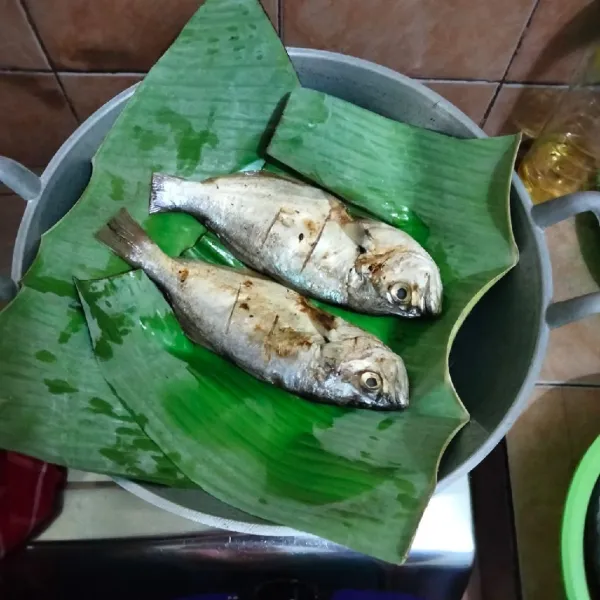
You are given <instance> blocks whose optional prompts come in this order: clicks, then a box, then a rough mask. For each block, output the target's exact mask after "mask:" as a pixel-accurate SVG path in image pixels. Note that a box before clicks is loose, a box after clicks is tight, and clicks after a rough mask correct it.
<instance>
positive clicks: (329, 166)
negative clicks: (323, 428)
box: [267, 89, 520, 437]
mask: <svg viewBox="0 0 600 600" xmlns="http://www.w3.org/2000/svg"><path fill="white" fill-rule="evenodd" d="M519 142H520V136H504V137H497V138H485V139H465V140H457V139H455V138H451V137H449V136H445V135H443V134H440V133H436V132H432V131H427V130H423V129H419V128H416V127H413V126H410V125H407V124H405V123H398V122H396V121H392V120H390V119H387V118H384V117H381V116H379V115H376V114H374V113H372V112H370V111H368V110H365V109H363V108H360V107H358V106H355V105H353V104H350V103H348V102H344V101H343V100H340V99H338V98H334V97H332V96H328V95H326V94H322V93H319V92H315V91H312V90H307V89H298V90H296V91H294V92H292V94H291V96H290V99H289V101H288V103H287V104H286V108H285V111H284V113H283V116H282V118H281V121H280V122H279V124H278V127H277V129H276V131H275V134H274V136H273V138H272V140H271V142H270V145H269V147H268V150H267V152H268V154H269V155H270V156H271V157H272V158H273V159H276V160H277V161H279V162H280V163H282V164H283V165H285V166H286V167H287V168H289V169H291V170H292V171H294V172H297V173H298V174H299V175H301V176H302V177H303V178H305V179H307V180H310V181H312V182H315V183H316V184H318V185H320V186H322V187H324V188H326V189H328V190H330V191H331V192H333V193H334V194H337V195H338V196H340V197H341V198H343V199H344V200H346V201H347V202H350V203H352V205H353V206H355V207H357V208H359V209H361V210H364V211H366V212H367V213H369V214H371V215H373V216H374V217H376V218H378V219H381V220H383V221H386V222H388V223H390V224H391V225H395V226H397V227H399V228H400V229H403V230H405V231H407V232H408V233H409V234H411V235H413V237H415V238H416V239H417V240H418V241H419V242H420V243H422V244H423V245H424V247H425V248H426V249H427V250H428V251H429V253H430V254H431V255H432V257H433V258H434V260H435V261H436V263H437V265H438V266H439V268H440V272H441V276H442V281H443V283H444V298H443V303H444V308H443V314H442V316H441V318H439V319H437V320H436V321H435V323H431V322H428V321H424V320H419V319H415V320H410V321H402V322H401V323H400V322H398V321H397V320H396V319H394V318H392V317H389V318H380V319H376V320H370V319H365V318H361V320H360V325H361V326H362V327H364V328H365V329H369V330H372V331H373V332H374V333H377V335H380V337H381V334H382V332H386V334H385V336H384V337H382V339H384V340H385V341H386V342H387V343H388V344H389V345H390V346H391V347H392V348H393V349H394V350H395V351H396V352H397V353H398V354H400V356H402V358H403V359H404V362H405V363H406V367H407V370H408V373H409V376H410V380H411V385H412V392H411V402H412V408H411V410H410V411H409V412H408V413H407V414H406V416H405V417H404V419H405V422H406V423H407V424H408V423H409V422H410V419H411V418H412V416H413V415H415V414H429V415H432V416H433V415H440V416H445V417H448V416H451V415H458V414H460V412H461V411H462V410H463V408H462V405H461V403H460V400H459V398H458V396H457V395H456V392H455V390H454V387H453V386H452V381H451V378H450V374H449V371H448V368H449V367H448V356H449V352H450V346H451V344H452V341H453V339H454V337H455V335H456V332H457V331H458V328H459V327H460V325H461V324H462V322H463V321H464V319H465V318H466V316H467V315H468V313H469V312H470V310H471V309H472V308H473V306H474V305H475V303H476V302H477V300H478V299H479V298H481V296H482V295H483V294H484V293H485V292H486V291H487V290H488V289H489V288H490V287H491V286H492V285H493V284H494V283H495V282H496V281H498V279H500V278H501V277H502V276H503V275H504V274H505V273H506V272H507V271H508V270H509V269H510V268H512V267H513V266H514V265H515V264H516V263H517V261H518V249H517V246H516V243H515V241H514V237H513V233H512V228H511V222H510V210H509V191H510V176H511V173H512V170H513V166H514V161H515V157H516V152H517V149H518V145H519ZM336 312H338V311H336ZM344 316H348V315H344ZM371 322H372V323H377V325H376V328H377V329H376V330H375V329H372V327H373V328H374V327H375V325H373V326H372V325H371ZM448 431H449V433H448V435H449V437H450V436H451V429H449V430H448Z"/></svg>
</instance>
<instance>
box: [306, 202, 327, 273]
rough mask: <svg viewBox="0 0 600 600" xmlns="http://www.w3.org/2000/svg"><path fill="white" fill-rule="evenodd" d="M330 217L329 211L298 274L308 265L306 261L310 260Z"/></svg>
mask: <svg viewBox="0 0 600 600" xmlns="http://www.w3.org/2000/svg"><path fill="white" fill-rule="evenodd" d="M330 217H331V210H330V211H329V214H328V215H327V218H326V219H325V221H324V222H323V226H322V227H321V229H320V231H319V233H318V234H317V237H316V239H315V241H314V243H313V244H312V245H311V247H310V250H309V251H308V254H307V255H306V257H305V258H304V262H303V263H302V267H301V268H300V273H302V272H303V271H304V268H305V267H306V265H307V264H308V261H309V260H310V258H311V256H312V255H313V253H314V251H315V248H316V247H317V244H318V243H319V240H320V239H321V236H322V235H323V231H325V226H326V225H327V223H328V221H329V219H330Z"/></svg>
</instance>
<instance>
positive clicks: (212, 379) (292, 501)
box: [78, 90, 518, 562]
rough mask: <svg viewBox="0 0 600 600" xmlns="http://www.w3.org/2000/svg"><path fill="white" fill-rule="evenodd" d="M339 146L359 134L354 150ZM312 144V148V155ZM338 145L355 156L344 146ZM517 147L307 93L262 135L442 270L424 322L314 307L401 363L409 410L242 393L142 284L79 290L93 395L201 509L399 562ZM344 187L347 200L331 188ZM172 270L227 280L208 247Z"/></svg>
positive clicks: (483, 280) (451, 403) (446, 427)
mask: <svg viewBox="0 0 600 600" xmlns="http://www.w3.org/2000/svg"><path fill="white" fill-rule="evenodd" d="M314 99H317V100H318V103H319V104H318V105H317V107H316V108H315V107H314V106H312V105H311V104H310V103H312V102H313V101H314ZM324 103H327V106H328V110H329V114H330V115H333V116H330V117H329V118H330V119H331V129H329V130H327V131H325V132H324V133H323V132H320V131H319V130H318V128H316V127H315V126H314V123H315V119H316V118H317V119H318V118H319V117H320V115H322V110H321V107H322V105H323V104H324ZM313 108H315V110H313ZM355 110H356V111H357V112H353V111H355ZM297 113H299V114H300V115H301V116H299V117H298V119H297V120H296V119H294V118H293V117H294V116H295V115H296V114H297ZM290 115H291V117H290ZM344 118H345V119H346V120H347V121H348V122H345V121H344ZM301 123H304V124H307V125H306V129H308V130H309V131H310V134H307V135H306V141H305V139H304V138H303V137H302V135H299V134H298V130H299V129H300V128H301V127H302V125H301ZM358 123H361V124H363V125H364V124H365V123H366V124H367V126H366V127H364V126H363V127H362V128H360V129H359V128H358ZM303 131H304V130H303ZM352 131H359V132H360V136H361V144H359V143H358V140H356V139H353V138H352V137H351V136H350V133H351V132H352ZM311 136H320V137H319V140H318V142H315V143H314V144H313V143H312V137H311ZM345 136H348V138H349V141H348V148H350V149H355V148H362V150H361V151H360V153H355V154H354V155H353V154H352V151H351V150H348V149H347V148H346V147H345V145H343V143H342V140H344V139H345ZM288 139H292V140H293V141H292V144H293V145H294V147H293V150H290V152H289V154H287V153H286V150H287V146H285V141H286V140H288ZM332 140H335V142H333V141H332ZM304 144H306V146H307V150H306V152H305V151H304ZM517 144H518V139H517V138H516V137H507V138H498V139H488V140H456V139H452V138H448V137H446V136H443V135H439V134H434V133H431V132H427V131H424V130H418V129H415V128H413V127H409V126H406V125H402V124H399V123H393V122H391V121H389V120H387V119H383V118H382V117H378V116H376V115H373V114H371V113H367V112H366V111H362V109H357V108H356V107H350V106H349V105H346V104H345V103H343V102H341V101H339V100H335V99H333V98H328V97H325V96H323V95H322V94H318V93H315V92H311V91H307V90H301V91H296V92H293V93H292V96H291V99H290V102H289V104H288V106H287V107H286V109H285V112H284V117H283V119H282V121H281V123H280V124H279V126H278V128H277V130H276V133H275V137H274V139H273V141H272V143H271V146H270V152H271V154H272V155H273V156H274V157H275V158H277V159H278V160H280V161H282V162H283V163H285V164H287V165H289V166H291V167H293V168H294V169H296V170H297V171H299V172H300V173H301V174H302V175H304V176H308V177H311V178H312V179H316V177H315V172H317V173H321V172H323V173H324V174H325V175H324V177H325V178H324V179H319V183H320V184H322V185H325V186H326V187H329V188H330V189H332V190H333V191H334V192H336V193H338V194H339V195H341V196H343V197H344V198H345V199H348V200H351V201H353V202H355V203H356V205H357V206H358V210H359V212H360V211H363V212H364V211H367V212H368V213H369V214H374V215H376V216H378V217H379V218H382V219H384V220H387V221H389V222H392V223H393V224H394V225H396V226H401V227H402V228H403V229H405V230H408V231H409V232H411V233H412V234H413V235H415V237H417V238H419V240H420V241H421V242H422V243H424V244H425V246H426V247H427V248H428V249H429V250H430V251H431V252H432V254H433V255H434V257H435V258H436V259H437V261H438V263H439V264H440V267H441V270H442V277H443V279H444V282H445V285H446V287H445V290H446V292H445V298H444V301H445V309H444V314H443V316H442V317H441V318H440V319H438V320H435V321H427V320H415V321H406V320H401V319H398V318H385V317H371V316H365V315H358V314H356V313H351V312H349V311H345V310H342V309H339V308H333V307H328V306H326V305H324V304H322V303H321V304H320V305H321V306H322V307H323V308H325V309H326V310H329V311H331V312H333V313H335V314H338V315H341V316H343V317H344V318H346V319H348V320H349V321H352V322H353V323H355V324H357V325H359V326H361V327H363V328H365V329H367V330H369V331H371V332H372V333H374V334H375V335H377V336H378V337H380V338H381V339H382V340H384V341H385V342H386V343H387V344H388V345H390V346H391V347H392V348H393V349H394V350H395V351H397V352H398V353H399V354H400V355H401V356H402V357H403V358H404V360H405V362H406V364H407V369H408V373H409V378H410V380H411V384H412V393H411V403H412V404H411V407H410V408H409V409H408V410H406V411H404V412H393V413H385V414H382V413H375V412H372V411H365V410H359V409H343V408H339V407H333V406H320V405H316V404H312V403H310V402H307V401H304V400H301V399H299V398H295V397H293V396H292V395H291V394H289V393H287V392H285V391H283V390H279V389H277V388H275V387H273V386H269V385H267V384H265V383H262V382H260V381H258V380H256V379H254V378H253V377H251V376H249V375H248V374H246V373H244V372H243V371H241V370H240V369H238V368H237V367H235V366H233V365H232V364H230V363H228V362H227V361H226V360H224V359H223V358H221V357H218V356H216V355H214V354H212V353H211V352H209V351H207V350H205V349H204V348H200V347H198V346H195V345H194V344H192V343H191V342H190V341H189V340H188V339H187V338H186V336H185V335H184V334H183V333H182V331H181V328H180V327H179V325H178V323H177V320H176V319H175V317H174V316H173V313H172V311H171V309H170V307H169V305H168V304H167V302H166V301H165V300H164V298H163V297H162V295H161V294H160V293H159V292H158V290H157V289H156V288H155V286H154V285H153V284H152V283H151V282H150V281H149V280H148V279H147V277H146V276H145V275H143V274H142V273H140V272H134V273H129V274H127V275H122V276H119V277H116V278H111V279H106V280H100V281H87V282H84V281H82V282H79V283H78V289H79V293H80V296H81V298H82V304H83V306H84V310H85V313H86V319H87V323H88V327H89V329H90V331H91V333H92V338H93V343H94V345H95V348H96V353H97V355H98V357H99V362H100V366H101V369H102V370H103V373H104V375H105V377H106V379H107V381H109V382H110V384H111V386H112V387H113V388H114V389H115V390H116V392H117V393H118V394H119V396H120V397H121V398H122V399H123V401H124V402H125V403H126V404H127V405H128V406H129V407H130V408H131V410H132V411H133V412H134V413H135V414H141V415H144V430H145V431H146V432H147V433H148V435H149V436H150V437H151V438H152V439H153V440H154V441H155V442H156V443H157V444H158V445H159V446H160V447H161V448H162V449H163V450H164V451H165V452H168V453H169V456H171V457H172V458H173V461H174V463H175V464H176V465H177V466H178V467H179V468H180V470H181V471H182V472H183V473H184V474H185V475H186V476H187V477H188V478H189V479H190V480H192V481H194V482H195V483H197V484H198V485H199V486H201V487H202V488H203V489H204V490H205V491H207V492H208V493H210V494H211V495H213V496H215V497H216V498H219V499H220V500H223V501H224V502H227V503H228V504H231V505H233V506H235V507H236V508H239V509H241V510H244V511H246V512H248V513H251V514H253V515H256V516H259V517H262V518H264V519H267V520H270V521H274V522H277V523H280V524H284V525H287V526H290V527H293V528H297V529H300V530H303V531H308V532H311V533H314V534H316V535H319V536H321V537H325V538H327V539H330V540H333V541H335V542H338V543H340V544H343V545H346V546H349V547H351V548H353V549H355V550H358V551H360V552H364V553H367V554H370V555H373V556H376V557H378V558H381V559H383V560H386V561H391V562H401V561H402V560H403V559H404V557H405V556H406V553H407V550H408V548H409V546H410V542H411V540H412V537H413V535H414V533H415V531H416V527H417V524H418V522H419V519H420V517H421V514H422V512H423V510H424V507H425V505H426V503H427V501H428V499H429V497H430V495H431V493H432V491H433V489H434V486H435V480H436V472H437V466H438V462H439V459H440V456H441V454H442V452H443V450H444V448H445V447H446V445H447V444H448V443H449V441H450V440H451V439H452V437H453V435H454V434H455V433H456V432H457V431H458V430H459V429H460V428H461V427H462V425H464V423H465V422H466V421H467V420H468V415H467V413H466V411H465V409H464V408H463V406H462V404H461V403H460V400H459V398H458V397H457V395H456V393H455V391H454V389H453V387H452V383H451V380H450V377H449V374H448V353H449V348H450V344H451V341H452V338H453V336H454V335H455V333H456V330H457V329H458V327H459V325H460V323H461V322H462V320H463V319H464V318H465V316H466V314H467V313H468V311H469V309H470V308H471V306H472V305H473V304H474V302H475V301H476V299H477V297H479V296H480V295H481V294H482V293H483V290H484V289H486V288H487V287H489V286H490V285H491V284H492V283H493V281H495V280H496V279H498V278H499V277H500V276H501V275H502V274H503V273H505V272H506V271H507V270H508V269H509V268H510V267H511V266H513V265H514V264H515V263H516V260H517V252H516V246H515V244H514V241H513V238H512V232H511V229H510V221H509V212H508V191H509V185H510V176H511V173H512V167H513V162H514V157H515V153H516V147H517ZM338 146H339V147H340V148H338ZM364 148H375V149H376V152H377V154H376V155H373V156H370V155H369V153H368V152H366V151H365V150H364ZM397 148H401V149H402V151H401V152H400V153H399V152H396V151H395V149H397ZM413 150H414V153H413ZM336 152H337V153H338V154H335V153H336ZM344 152H346V153H344ZM329 153H331V158H330V155H329ZM310 154H312V157H313V158H312V159H311V158H309V157H308V155H310ZM399 154H400V155H401V156H400V158H398V155H399ZM334 156H335V158H333V157H334ZM382 157H386V158H385V159H383V158H382ZM302 161H305V162H302ZM464 164H469V165H470V169H469V170H468V171H466V170H464V169H463V168H462V166H463V165H464ZM369 169H372V173H370V172H367V173H365V171H369ZM348 172H350V173H351V174H352V177H351V176H348ZM354 174H356V175H354ZM344 176H347V177H348V179H344V183H345V185H346V187H343V186H342V185H337V182H338V179H342V178H343V177H344ZM327 177H330V179H327ZM415 182H419V185H418V186H417V185H415ZM464 188H466V191H465V189H464ZM467 215H468V218H466V216H467ZM185 255H186V256H187V257H193V258H198V259H202V260H206V261H209V262H215V263H217V264H226V265H229V266H232V267H237V266H241V263H239V261H237V260H236V259H235V258H234V257H233V256H231V254H229V253H228V252H227V250H226V249H225V248H223V247H222V246H221V244H220V243H219V241H218V240H217V238H216V237H215V236H214V235H213V234H211V233H207V234H205V235H203V236H202V237H201V239H200V240H199V241H198V243H197V244H196V245H195V246H194V247H193V248H192V249H190V250H189V251H187V252H186V253H185ZM107 346H108V347H110V348H111V354H110V356H109V357H108V358H106V357H105V348H106V347H107Z"/></svg>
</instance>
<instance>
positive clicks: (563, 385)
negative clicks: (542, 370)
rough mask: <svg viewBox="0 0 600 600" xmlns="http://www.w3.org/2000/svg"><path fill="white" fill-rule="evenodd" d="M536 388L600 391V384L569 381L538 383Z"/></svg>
mask: <svg viewBox="0 0 600 600" xmlns="http://www.w3.org/2000/svg"><path fill="white" fill-rule="evenodd" d="M535 386H536V387H543V388H583V389H589V390H600V383H571V382H568V381H538V382H537V383H536V384H535Z"/></svg>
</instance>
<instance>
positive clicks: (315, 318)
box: [298, 296, 335, 337]
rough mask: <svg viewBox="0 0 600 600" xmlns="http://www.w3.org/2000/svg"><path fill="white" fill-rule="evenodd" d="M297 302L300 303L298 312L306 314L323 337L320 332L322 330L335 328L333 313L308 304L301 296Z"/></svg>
mask: <svg viewBox="0 0 600 600" xmlns="http://www.w3.org/2000/svg"><path fill="white" fill-rule="evenodd" d="M298 304H299V305H300V312H303V313H306V314H307V315H308V318H309V319H310V320H311V321H312V322H313V324H314V325H315V327H316V328H317V330H318V331H319V333H321V335H323V336H324V337H325V335H324V334H323V333H322V332H323V331H327V332H328V331H331V330H332V329H335V317H334V316H333V315H330V314H329V313H327V312H325V311H324V310H321V309H320V308H316V307H315V306H312V304H309V303H308V302H307V301H306V299H305V298H303V297H302V296H300V297H299V298H298Z"/></svg>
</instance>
